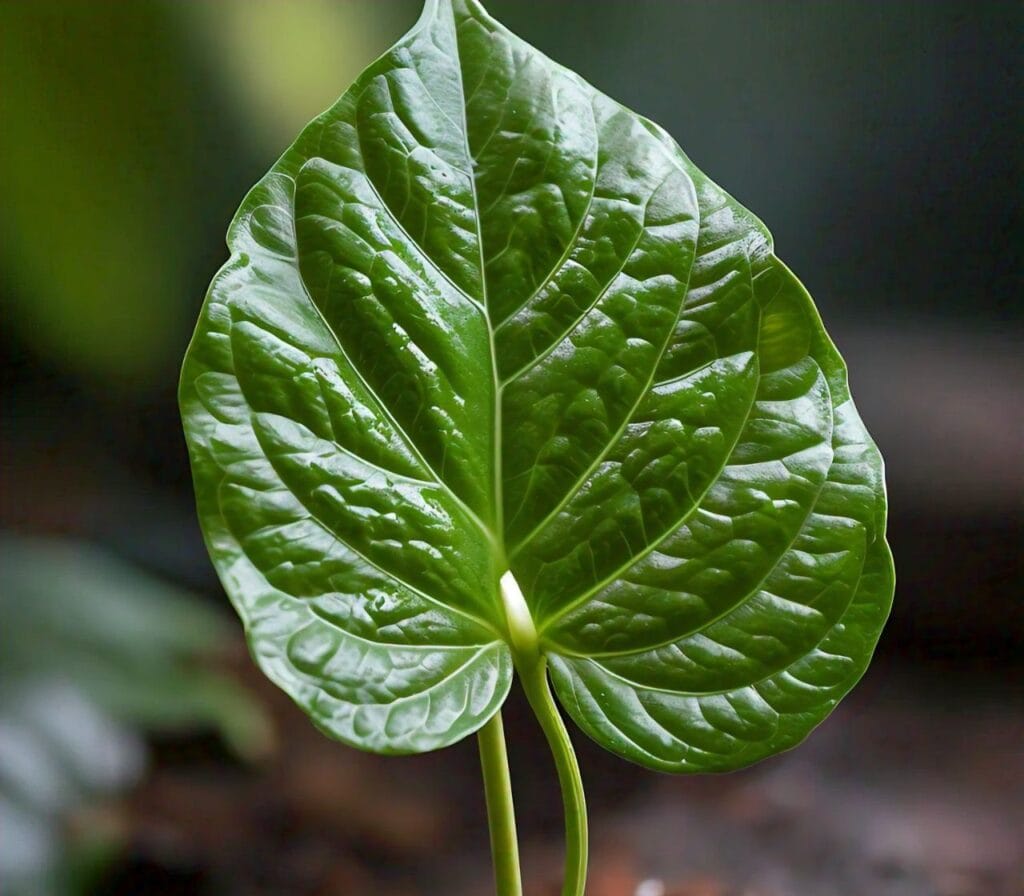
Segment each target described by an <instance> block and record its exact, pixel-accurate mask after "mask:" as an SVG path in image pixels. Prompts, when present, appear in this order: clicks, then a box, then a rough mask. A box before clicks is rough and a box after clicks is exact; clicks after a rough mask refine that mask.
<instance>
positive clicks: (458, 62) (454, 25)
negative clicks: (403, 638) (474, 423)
mask: <svg viewBox="0 0 1024 896" xmlns="http://www.w3.org/2000/svg"><path fill="white" fill-rule="evenodd" d="M442 5H444V6H445V7H446V8H447V10H448V12H449V13H450V16H449V23H448V24H449V26H450V27H451V37H452V40H453V42H454V45H455V53H456V57H457V58H456V59H455V70H456V71H457V72H458V76H459V78H458V80H459V97H460V102H459V107H460V110H461V112H462V140H463V147H464V151H465V154H466V164H467V166H468V168H469V185H470V190H471V192H472V196H473V220H474V221H475V223H476V244H477V253H478V259H479V262H478V263H479V266H480V291H481V300H482V312H483V315H484V323H485V325H486V327H487V340H488V345H489V348H490V354H491V359H490V360H491V395H492V399H491V400H492V407H491V418H492V433H491V436H492V449H491V450H492V454H491V500H492V502H493V507H492V517H493V519H494V530H493V531H492V533H491V534H492V537H493V539H494V542H495V548H496V557H495V560H496V562H497V565H498V569H497V573H498V575H499V576H500V575H501V573H503V572H504V571H505V569H506V567H507V565H508V563H507V560H506V559H505V524H504V506H503V505H504V498H503V483H502V460H501V458H502V448H501V428H502V409H501V391H500V380H499V377H498V354H497V350H496V347H495V344H494V327H493V325H492V322H491V309H490V301H489V298H488V294H487V267H486V262H485V260H484V240H483V229H482V225H481V220H480V199H479V197H478V195H477V189H476V172H475V165H474V162H475V157H474V155H473V152H472V148H471V147H470V145H469V118H468V110H467V108H466V83H465V73H464V72H463V70H462V51H461V45H460V43H459V28H458V22H457V21H456V19H455V10H454V8H453V7H452V4H451V3H450V2H445V3H443V4H442ZM494 584H495V588H496V589H497V584H498V583H497V581H495V583H494ZM495 597H497V595H495ZM499 603H500V601H499V600H496V601H495V604H496V606H495V609H498V608H499V607H498V604H499Z"/></svg>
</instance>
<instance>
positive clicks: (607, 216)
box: [181, 0, 892, 771]
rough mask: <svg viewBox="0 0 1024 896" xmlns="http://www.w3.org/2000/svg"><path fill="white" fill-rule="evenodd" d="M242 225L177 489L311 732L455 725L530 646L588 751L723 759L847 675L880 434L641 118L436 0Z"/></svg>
mask: <svg viewBox="0 0 1024 896" xmlns="http://www.w3.org/2000/svg"><path fill="white" fill-rule="evenodd" d="M229 245H230V247H231V250H232V256H231V260H230V261H229V262H228V264H227V265H226V266H225V267H224V268H223V269H222V270H221V272H220V273H219V274H218V275H217V277H216V279H215V280H214V282H213V284H212V286H211V287H210V291H209V295H208V297H207V300H206V304H205V306H204V309H203V313H202V317H201V320H200V322H199V326H198V329H197V331H196V335H195V339H194V341H193V343H192V346H191V348H190V349H189V353H188V357H187V359H186V363H185V368H184V372H183V376H182V389H181V403H182V412H183V416H184V420H185V425H186V432H187V435H188V441H189V447H190V452H191V457H192V464H193V469H194V473H195V482H196V491H197V495H198V502H199V510H200V517H201V520H202V525H203V529H204V532H205V534H206V538H207V542H208V545H209V548H210V552H211V554H212V556H213V558H214V561H215V563H216V565H217V568H218V570H219V572H220V575H221V578H222V580H223V582H224V585H225V587H226V589H227V591H228V594H229V595H230V596H231V598H232V600H233V601H234V603H235V606H236V607H237V609H238V611H239V613H240V614H241V616H242V618H243V619H244V621H245V624H246V627H247V629H248V632H249V637H250V641H251V645H252V649H253V652H254V654H255V656H256V659H257V661H258V662H259V663H260V665H261V666H262V667H263V669H264V670H265V671H266V673H267V674H268V675H269V676H270V677H271V678H272V679H274V680H275V681H276V682H277V683H278V684H279V685H280V686H281V687H282V688H284V689H285V690H286V691H287V692H288V693H289V694H291V696H292V697H293V698H294V699H295V700H296V701H297V702H298V703H299V704H300V705H301V706H302V707H303V708H304V709H305V710H306V711H307V712H308V713H309V714H310V716H311V717H312V718H313V719H314V720H315V722H316V723H317V724H318V725H319V726H320V727H321V728H322V729H323V730H325V731H326V732H327V733H329V734H330V735H332V736H334V737H336V738H338V739H340V740H343V741H345V742H347V743H350V744H353V745H355V746H358V747H362V748H365V749H370V750H375V751H379V752H414V751H422V750H428V749H432V748H436V747H441V746H444V745H446V744H449V743H452V742H454V741H456V740H458V739H460V738H462V737H464V736H465V735H467V734H469V733H470V732H472V731H474V730H476V729H478V728H479V727H480V726H482V725H483V724H484V723H485V722H486V721H487V720H488V719H489V718H490V717H491V716H492V715H493V714H494V713H495V712H496V711H497V710H498V708H499V707H500V705H501V703H502V702H503V701H504V699H505V696H506V694H507V692H508V689H509V685H510V682H511V678H512V670H513V664H514V662H515V663H521V662H523V661H524V660H523V658H524V656H525V655H526V654H527V653H529V652H530V651H536V652H537V654H538V655H539V656H541V657H543V658H546V660H547V662H548V664H549V668H550V672H551V677H552V680H553V683H554V686H555V689H556V692H557V694H558V696H559V698H560V699H561V701H562V703H563V705H564V706H565V708H566V709H567V710H568V712H569V713H570V714H571V715H572V716H573V718H575V720H576V721H577V722H578V723H579V724H580V726H581V727H583V728H584V730H586V731H587V732H588V733H589V734H590V735H591V736H592V737H594V738H595V739H596V740H597V741H598V742H600V743H601V744H603V745H604V746H606V747H608V748H609V749H611V750H614V751H616V752H618V753H620V754H622V755H623V756H626V757H628V758H630V759H633V760H635V761H637V762H640V763H643V764H645V765H649V766H653V767H656V768H661V769H667V770H673V771H709V770H723V769H728V768H734V767H737V766H740V765H743V764H746V763H749V762H751V761H753V760H756V759H758V758H760V757H762V756H765V755H768V754H770V753H772V752H775V751H777V750H780V749H783V748H785V747H788V746H790V745H792V744H794V743H795V742H797V741H798V740H800V739H801V738H802V737H803V736H804V735H806V734H807V732H808V731H809V730H810V729H811V728H812V727H813V726H814V725H815V724H817V723H818V722H819V721H820V720H821V719H822V718H823V717H824V716H825V715H826V714H827V713H828V712H829V710H830V709H831V708H832V707H833V706H834V705H835V704H836V702H837V701H838V700H839V698H840V697H841V696H842V695H843V694H844V693H845V692H846V691H847V690H849V688H850V687H852V685H853V684H854V682H855V681H856V680H857V678H858V677H859V676H860V675H861V673H862V672H863V670H864V668H865V666H866V665H867V662H868V660H869V658H870V655H871V652H872V650H873V647H874V644H875V642H876V640H877V638H878V635H879V632H880V630H881V627H882V624H883V622H884V620H885V617H886V614H887V612H888V608H889V604H890V600H891V596H892V566H891V560H890V557H889V553H888V549H887V547H886V544H885V541H884V532H883V529H884V516H885V499H884V489H883V482H882V464H881V459H880V458H879V456H878V453H877V451H876V449H875V447H874V445H873V444H872V443H871V440H870V438H869V437H868V435H867V433H866V432H865V430H864V427H863V425H862V424H861V422H860V420H859V418H858V416H857V413H856V411H855V410H854V407H853V405H852V403H851V401H850V396H849V393H848V391H847V386H846V371H845V368H844V366H843V363H842V361H841V359H840V357H839V355H838V354H837V353H836V351H835V349H834V347H833V346H832V344H831V343H830V342H829V340H828V337H827V336H826V334H825V332H824V330H823V328H822V326H821V323H820V321H819V318H818V315H817V312H816V311H815V309H814V306H813V304H812V302H811V300H810V298H809V297H808V295H807V293H806V292H805V291H804V289H803V288H802V287H801V285H800V284H799V282H798V281H797V280H796V278H795V277H794V276H793V275H792V274H791V273H790V272H789V270H788V269H787V268H786V267H785V266H784V265H783V264H782V263H781V262H780V261H779V260H778V259H777V258H776V257H775V256H774V254H773V251H772V244H771V238H770V236H769V235H768V233H767V231H766V230H765V228H764V227H763V225H761V224H760V222H759V221H757V220H756V219H755V218H754V217H753V216H752V215H750V213H749V212H747V211H746V210H745V209H743V208H742V207H741V206H740V205H738V204H737V203H736V202H735V201H734V200H733V199H732V198H731V197H729V196H728V195H726V194H725V193H723V192H722V191H721V190H720V189H719V188H718V187H716V186H715V185H714V184H712V183H711V182H710V181H709V180H708V179H707V178H706V177H705V176H704V175H703V174H701V173H700V172H699V171H698V170H697V169H696V168H695V167H694V166H693V164H692V163H691V162H690V161H689V159H687V158H686V156H685V155H683V153H682V151H681V150H680V149H679V148H678V147H677V146H676V145H675V144H674V143H673V142H672V140H671V139H670V138H669V137H667V136H666V135H665V134H664V132H663V131H661V130H660V129H659V128H658V127H657V126H656V125H653V124H651V123H650V122H649V121H646V120H645V119H643V118H641V117H639V116H637V115H635V114H634V113H632V112H630V111H629V110H627V109H624V108H623V107H622V106H620V105H618V104H617V103H615V102H614V101H612V100H610V99H608V98H607V97H606V96H604V95H603V94H601V93H599V92H597V91H596V90H595V89H594V88H593V87H591V86H590V85H589V84H587V83H586V82H584V81H583V80H582V79H581V78H579V77H578V76H577V75H575V74H573V73H572V72H569V71H567V70H566V69H564V68H561V67H560V66H558V65H556V64H555V63H553V62H551V61H550V60H549V59H547V58H546V57H544V56H543V55H542V54H540V53H539V52H537V51H536V50H534V49H533V48H531V47H530V46H528V45H527V44H525V43H524V42H523V41H521V40H520V39H519V38H517V37H515V36H514V35H512V34H511V33H509V32H508V31H507V30H506V29H504V28H503V27H502V26H501V25H499V24H498V23H497V22H495V21H494V20H493V19H491V18H490V17H488V16H487V15H486V13H485V12H484V11H483V10H482V8H481V7H480V6H479V4H478V3H476V2H475V0H429V2H428V3H427V6H426V9H425V11H424V14H423V16H422V18H421V19H420V21H419V22H418V23H417V25H416V26H415V27H414V28H413V30H412V31H411V32H409V34H408V35H406V36H405V37H404V38H403V39H402V40H401V41H399V43H398V44H396V45H395V47H393V48H392V49H391V50H390V51H389V52H388V53H387V54H386V55H385V56H383V57H382V58H381V59H379V60H378V61H377V62H376V63H374V64H373V65H372V66H371V67H370V68H369V69H367V70H366V71H365V72H364V73H363V75H362V76H361V77H360V78H359V79H358V80H357V81H356V83H355V84H354V85H353V86H352V87H351V88H350V89H349V90H348V91H347V92H346V93H345V95H344V96H343V97H342V98H341V100H339V102H338V103H337V104H336V105H335V106H334V107H332V108H331V109H330V110H329V111H327V112H326V113H324V114H323V115H322V116H321V117H319V118H318V119H316V120H315V121H314V122H313V123H312V124H310V125H309V127H307V128H306V130H305V131H303V133H302V134H301V135H300V137H299V139H298V141H297V142H296V143H295V145H294V146H293V147H292V148H291V149H289V150H288V151H287V152H286V153H285V154H284V156H282V158H281V159H280V160H279V161H278V163H277V164H276V165H274V167H273V168H272V170H271V171H270V173H269V174H268V175H267V176H266V177H265V178H264V179H263V180H262V181H261V182H260V183H259V184H258V185H257V186H256V187H255V188H254V189H253V191H252V192H251V193H250V194H249V196H248V197H247V198H246V200H245V202H244V203H243V204H242V207H241V209H240V210H239V212H238V215H237V216H236V218H235V221H234V223H233V225H232V227H231V230H230V234H229ZM509 570H510V571H511V574H512V577H514V578H510V577H509V576H505V574H506V572H507V571H509ZM503 576H504V583H505V585H504V588H503V586H502V580H503ZM517 586H518V587H517ZM520 589H521V594H522V598H523V600H525V606H523V605H522V604H521V603H519V602H518V601H519V597H518V595H519V593H520Z"/></svg>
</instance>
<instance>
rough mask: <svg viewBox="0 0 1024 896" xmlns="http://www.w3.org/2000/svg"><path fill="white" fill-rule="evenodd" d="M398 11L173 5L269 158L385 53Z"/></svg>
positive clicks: (254, 0) (242, 0) (263, 1)
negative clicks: (181, 15)
mask: <svg viewBox="0 0 1024 896" xmlns="http://www.w3.org/2000/svg"><path fill="white" fill-rule="evenodd" d="M400 7H401V5H400V4H397V3H381V2H380V0H344V2H339V0H302V2H299V3H281V2H273V0H217V2H216V3H209V2H201V0H199V2H196V0H193V2H190V3H183V4H179V5H178V9H179V10H180V12H181V13H182V14H183V16H184V18H185V20H186V23H187V24H189V25H190V26H191V27H192V28H193V30H194V33H195V35H196V36H197V37H198V38H199V40H200V41H201V45H202V46H203V48H204V49H205V50H207V51H208V52H209V55H210V58H211V60H213V61H214V62H215V64H216V65H217V66H219V68H220V71H221V73H222V75H224V76H225V82H226V85H227V87H228V89H229V90H230V91H231V93H232V98H233V99H237V101H238V102H239V103H240V104H241V106H242V108H244V110H245V117H246V119H247V121H248V124H249V126H250V127H251V128H252V129H253V131H254V136H255V138H256V139H258V140H260V142H261V143H263V144H265V146H266V148H267V150H268V151H270V152H275V151H276V152H279V151H280V147H281V146H282V145H284V144H285V143H286V142H287V141H288V140H290V139H291V138H292V136H293V135H294V134H295V133H297V132H298V130H299V129H300V128H301V127H302V125H304V124H305V123H306V121H307V120H308V119H309V118H310V116H311V115H312V114H315V113H316V112H318V111H319V110H321V109H324V108H326V107H327V106H329V105H330V104H331V103H332V102H333V101H334V100H335V99H336V98H337V94H338V93H339V91H340V88H339V86H338V85H344V84H348V83H350V82H351V81H353V80H354V79H355V76H356V75H357V74H359V72H360V71H361V70H362V68H363V66H364V65H365V64H366V63H367V62H368V61H369V60H370V59H371V58H372V57H373V55H375V53H376V52H378V51H379V49H380V48H381V47H384V46H386V45H387V41H388V39H389V38H390V37H391V35H392V34H393V32H394V30H395V28H397V27H398V25H397V20H398V19H399V18H400V16H396V15H395V13H396V12H401V8H400ZM392 19H394V20H395V23H392V24H391V25H390V26H389V24H388V23H391V22H392Z"/></svg>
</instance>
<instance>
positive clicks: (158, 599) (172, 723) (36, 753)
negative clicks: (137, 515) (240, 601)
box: [0, 538, 270, 896]
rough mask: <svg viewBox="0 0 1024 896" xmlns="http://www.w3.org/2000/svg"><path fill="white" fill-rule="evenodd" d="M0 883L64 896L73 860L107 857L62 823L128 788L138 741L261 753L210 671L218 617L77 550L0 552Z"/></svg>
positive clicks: (72, 878) (232, 695)
mask: <svg viewBox="0 0 1024 896" xmlns="http://www.w3.org/2000/svg"><path fill="white" fill-rule="evenodd" d="M0 619H2V620H3V625H2V626H0V827H2V829H3V836H2V837H0V878H2V879H3V881H4V885H5V890H4V892H5V893H25V894H29V893H31V894H34V896H35V894H40V893H63V892H69V891H74V886H75V884H76V883H78V882H80V877H81V875H80V874H76V873H73V872H72V865H73V864H74V867H75V868H79V869H80V865H79V864H75V863H72V862H71V858H72V855H74V856H76V857H79V858H80V857H82V856H86V855H93V856H95V855H96V852H97V849H99V850H100V852H101V853H103V852H107V851H108V849H109V848H112V846H113V842H109V843H108V842H106V841H107V840H108V838H111V837H112V835H105V834H102V833H101V834H100V836H96V832H97V828H96V826H95V825H89V826H87V827H86V830H85V831H84V832H83V833H84V837H82V838H79V839H78V840H77V841H76V842H71V841H69V840H68V839H66V838H65V837H63V836H62V833H61V831H62V829H63V828H64V826H65V825H66V823H67V821H68V818H69V817H70V815H72V814H73V813H76V812H79V811H82V810H83V809H84V808H86V807H88V806H89V805H90V803H92V802H95V801H97V800H99V799H102V798H103V797H105V796H110V795H112V794H114V793H116V792H118V791H120V790H122V789H123V788H125V787H127V786H129V785H130V784H132V783H133V782H134V781H136V780H137V779H138V777H139V776H140V775H141V773H142V771H143V769H144V766H145V753H146V751H145V745H144V743H143V741H142V738H141V732H142V731H167V730H178V729H186V728H187V729H193V728H200V727H202V728H214V729H216V730H218V731H219V732H220V734H221V736H222V738H223V739H224V740H225V742H226V743H228V744H229V746H230V747H231V748H232V749H233V750H234V751H235V752H237V753H239V754H242V755H245V756H252V755H258V754H260V753H262V752H264V751H265V750H266V749H267V748H268V746H269V737H270V730H269V728H268V725H267V721H266V719H265V718H264V716H263V714H262V712H261V711H260V709H259V708H258V707H257V706H256V704H255V703H254V702H253V700H252V698H251V697H250V696H249V695H248V694H247V693H246V692H245V691H244V690H242V689H241V688H240V687H239V686H238V685H236V684H235V683H234V682H233V681H231V680H230V679H229V678H227V677H226V676H224V675H223V674H221V673H219V672H216V671H215V670H212V669H211V668H210V667H209V665H208V660H209V658H211V657H212V655H213V654H215V653H216V652H217V651H218V650H219V649H220V648H221V647H223V646H224V644H225V642H226V641H227V640H228V638H229V633H228V629H226V628H225V626H224V623H223V620H222V618H221V616H220V614H219V613H216V612H215V611H213V610H211V609H209V608H208V607H206V606H205V605H203V604H201V603H198V602H196V601H195V600H194V599H193V598H192V597H191V596H190V595H187V594H185V593H183V592H181V591H178V590H177V589H174V588H171V587H169V586H167V585H164V584H163V583H161V582H159V581H156V580H154V579H152V578H150V577H149V576H148V575H145V574H143V573H141V572H139V571H138V570H136V569H133V568H131V567H127V566H124V565H123V564H121V563H120V562H119V561H116V560H114V559H112V558H110V557H108V556H106V555H104V554H102V553H99V552H97V551H95V550H93V549H89V548H86V547H84V546H81V545H74V544H70V543H67V544H64V543H59V542H48V541H31V540H23V539H15V538H6V539H4V540H3V541H0Z"/></svg>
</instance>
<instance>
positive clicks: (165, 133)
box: [0, 0, 203, 388]
mask: <svg viewBox="0 0 1024 896" xmlns="http://www.w3.org/2000/svg"><path fill="white" fill-rule="evenodd" d="M112 54H115V55H116V57H117V61H116V64H113V63H112V60H111V55H112ZM187 60H188V53H187V52H186V48H185V46H184V45H183V36H182V34H181V31H180V29H179V28H178V27H177V26H176V23H175V17H174V16H173V15H171V14H170V13H169V12H168V10H166V9H165V8H164V7H162V6H158V5H156V4H153V3H143V4H138V5H133V6H132V9H131V13H130V14H127V15H126V14H125V11H124V9H123V8H122V6H121V4H116V3H110V4H108V3H99V4H92V3H78V2H74V0H67V2H60V3H54V2H48V3H10V4H6V5H4V6H3V8H2V19H0V84H3V85H4V87H3V100H2V115H3V126H2V127H0V157H2V158H3V160H4V168H5V172H6V173H5V178H4V184H5V185H4V202H3V207H2V209H0V264H2V265H3V269H4V270H5V271H6V272H8V275H9V277H10V280H11V285H12V287H13V288H12V291H11V295H10V297H9V307H8V309H7V314H8V315H9V320H10V324H12V325H13V326H15V327H16V328H17V330H18V333H19V335H20V336H21V337H22V338H23V339H24V340H25V341H26V342H28V343H29V344H31V345H32V346H33V347H34V348H35V350H36V351H37V352H39V353H41V354H43V355H45V356H48V357H52V358H54V359H58V362H59V363H60V364H61V365H62V366H65V367H67V368H69V369H70V370H71V371H72V372H73V373H77V374H79V375H82V376H84V377H85V378H86V379H87V380H92V381H95V380H99V381H101V382H103V383H105V384H113V385H117V386H122V387H128V388H134V387H137V386H141V385H145V384H147V383H148V381H149V379H150V378H151V377H153V376H157V375H160V374H161V373H162V372H164V371H166V369H167V368H168V366H169V365H170V364H171V362H172V360H173V345H168V342H167V338H166V337H167V335H168V334H169V333H173V332H174V330H175V328H176V327H177V326H178V325H179V321H180V320H181V318H182V315H184V314H186V313H187V311H188V307H189V306H188V302H187V301H184V300H183V296H182V295H181V283H182V280H181V274H180V272H181V270H182V268H183V266H184V265H186V263H187V259H188V257H189V253H191V252H193V251H194V248H193V246H192V245H191V244H190V241H189V239H187V238H183V236H184V235H186V234H188V233H189V222H190V218H192V216H193V205H192V200H191V199H190V190H189V186H190V183H191V181H192V170H193V169H194V166H196V165H197V164H199V163H200V158H199V153H198V146H199V143H200V136H199V135H200V133H201V127H202V119H203V116H202V114H201V113H200V110H199V109H198V108H197V107H196V106H194V105H192V104H190V103H189V102H188V101H187V100H188V99H189V98H190V97H191V98H192V99H197V96H196V95H195V91H190V90H189V89H188V72H189V68H190V66H189V64H188V61H187Z"/></svg>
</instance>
